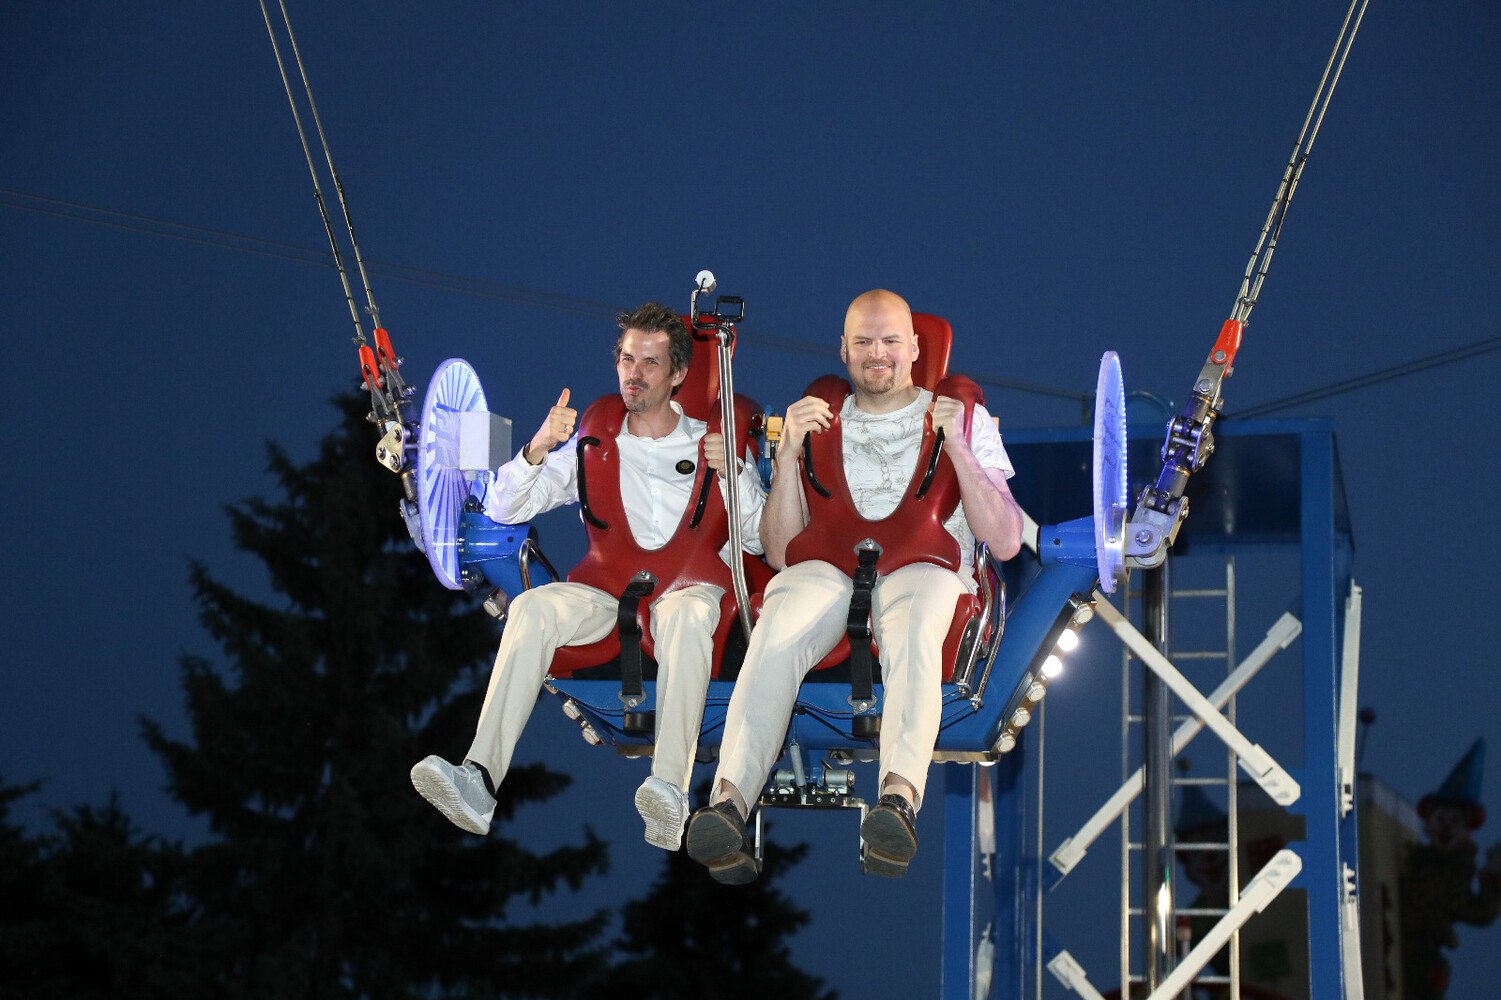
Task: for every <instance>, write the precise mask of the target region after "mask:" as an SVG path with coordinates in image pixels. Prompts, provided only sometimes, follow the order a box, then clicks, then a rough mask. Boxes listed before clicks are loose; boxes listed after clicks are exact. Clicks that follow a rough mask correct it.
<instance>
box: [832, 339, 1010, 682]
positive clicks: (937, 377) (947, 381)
mask: <svg viewBox="0 0 1501 1000" xmlns="http://www.w3.org/2000/svg"><path fill="white" fill-rule="evenodd" d="M912 327H913V329H914V330H915V331H916V333H917V338H918V356H917V360H916V361H914V362H913V364H912V381H913V383H914V384H916V385H917V386H918V387H920V388H923V389H927V390H929V391H930V392H933V393H934V394H935V395H949V396H953V397H955V398H961V399H966V400H967V401H968V402H970V403H971V407H972V405H973V404H974V403H980V404H983V403H984V402H985V394H984V391H983V390H981V388H980V387H979V386H978V385H977V384H975V383H974V382H973V381H971V380H970V379H968V378H965V377H964V376H962V375H960V376H950V375H948V364H949V354H950V352H951V350H952V348H953V339H954V332H953V328H952V327H951V326H950V325H949V322H948V321H947V320H945V319H943V318H942V317H940V316H934V315H932V314H931V313H919V312H914V313H913V314H912ZM851 391H853V390H852V387H851V386H850V384H849V382H848V381H847V380H846V379H844V378H842V377H840V376H838V375H824V376H821V377H820V378H818V379H815V380H814V382H813V384H812V385H810V386H809V387H808V391H807V394H808V395H817V396H821V397H823V398H824V399H826V400H828V401H829V402H830V404H831V405H834V406H835V409H836V411H837V409H838V404H837V403H836V400H837V401H842V400H843V398H844V397H845V396H847V395H848V394H849V393H850V392H851ZM971 412H972V409H971ZM919 461H921V457H919ZM898 510H900V508H898ZM892 516H893V517H896V516H898V515H897V514H896V513H893V515H892ZM982 551H983V550H982ZM987 563H988V561H987V560H986V559H985V558H984V557H983V554H982V552H977V553H976V557H975V562H974V570H975V573H976V584H977V586H978V585H979V582H980V581H979V574H982V573H991V572H993V571H992V570H990V568H989V566H988V564H987ZM854 566H855V554H854V552H853V551H852V552H850V553H849V559H848V562H847V563H845V564H843V565H841V566H840V568H841V569H843V570H846V571H847V572H851V573H852V572H853V570H854ZM879 568H880V564H879V563H877V569H879ZM983 607H984V602H983V599H982V597H981V596H980V595H979V594H965V595H964V596H962V597H960V598H959V601H958V603H957V604H956V606H955V608H954V618H953V622H952V623H951V624H950V626H949V631H948V635H947V636H946V637H945V639H944V643H943V655H944V663H945V667H944V675H943V680H944V682H945V683H948V682H949V681H951V680H952V679H953V675H954V671H955V668H956V667H957V666H958V665H959V663H958V660H959V650H960V646H961V644H962V642H963V638H964V633H965V631H966V630H967V629H968V628H969V625H970V622H971V621H972V620H973V619H975V618H976V616H978V615H980V614H981V613H982V611H983ZM994 627H995V623H994V621H989V622H985V623H984V629H985V633H984V635H983V636H982V637H981V638H982V639H983V640H986V641H988V639H989V636H990V635H991V633H992V631H993V630H994ZM871 652H872V653H873V654H874V655H876V656H877V658H879V650H878V649H877V647H876V645H875V643H874V642H872V643H871ZM849 655H850V646H849V639H848V638H846V637H841V638H840V640H839V643H838V645H836V646H835V647H834V649H833V650H832V651H831V652H830V653H829V655H827V656H825V657H824V658H823V659H822V660H820V661H819V662H818V664H817V665H816V666H814V668H813V669H814V670H815V671H817V670H827V669H829V668H830V667H835V666H838V665H839V664H842V663H844V662H845V661H846V660H847V659H849Z"/></svg>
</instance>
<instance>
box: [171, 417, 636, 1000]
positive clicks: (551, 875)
mask: <svg viewBox="0 0 1501 1000" xmlns="http://www.w3.org/2000/svg"><path fill="white" fill-rule="evenodd" d="M335 405H336V407H337V408H338V410H339V413H340V417H341V419H340V423H339V425H338V427H337V429H336V430H335V431H334V432H333V433H332V434H330V435H329V436H328V437H327V438H326V439H324V441H323V442H322V443H321V445H320V448H319V451H318V454H317V457H316V458H314V459H312V460H311V461H309V462H307V463H305V464H297V463H295V462H293V461H292V460H291V459H290V458H289V457H288V456H287V454H286V453H285V452H284V451H283V450H282V449H280V448H279V447H277V446H276V445H274V444H272V445H268V453H269V460H270V470H271V472H272V473H273V475H274V476H275V478H276V480H277V481H278V483H279V485H280V488H281V492H282V494H283V495H282V496H281V497H279V498H277V499H274V500H266V499H252V500H247V501H244V502H242V503H239V504H235V505H231V506H229V507H228V508H227V513H228V516H229V521H230V526H231V530H232V533H233V539H234V542H235V544H236V546H237V547H239V548H240V549H242V550H244V551H245V552H248V553H250V554H251V555H253V556H255V557H256V558H257V559H259V560H260V562H261V563H262V564H264V566H265V569H266V571H267V573H268V576H269V584H270V588H271V590H272V591H274V592H275V594H276V595H279V600H277V601H276V602H275V603H274V604H273V603H269V602H262V601H258V600H254V599H252V598H250V597H248V596H245V595H243V594H242V593H239V592H237V591H236V590H234V589H231V588H230V587H229V586H227V585H225V584H224V583H221V582H220V581H218V580H216V579H215V578H214V577H213V576H212V575H210V573H209V571H208V570H207V569H206V568H205V567H204V566H202V565H199V564H196V563H195V564H194V565H193V566H192V568H191V583H192V587H193V592H194V594H195V597H196V600H197V601H198V604H199V607H200V617H201V620H202V622H203V624H204V627H205V628H206V629H207V631H208V632H209V634H210V635H211V636H212V637H213V638H214V639H215V640H216V641H217V643H218V644H219V645H220V647H222V651H223V663H222V664H216V663H214V662H212V661H210V660H209V659H207V658H205V657H201V656H196V655H184V656H183V657H182V658H181V660H180V669H181V674H182V682H183V688H184V691H185V693H186V696H187V703H188V711H189V715H190V720H191V729H192V733H191V737H190V738H189V739H187V740H178V739H174V738H172V737H170V736H169V735H168V734H167V733H166V731H165V730H164V729H163V727H162V726H161V725H159V724H158V723H156V722H153V721H150V720H145V719H143V720H142V729H143V732H144V735H145V738H146V740H147V742H148V743H149V745H150V746H151V747H152V749H153V750H154V751H156V753H157V754H159V755H160V756H161V758H162V760H163V761H164V763H165V765H166V768H167V772H168V775H169V781H170V789H171V791H172V793H173V795H174V796H175V797H176V798H177V799H178V800H179V801H180V802H182V803H183V805H184V806H186V807H187V809H188V810H189V811H190V812H191V813H193V814H194V815H202V816H205V817H206V818H207V819H208V822H209V827H210V829H211V831H212V834H213V839H211V840H210V841H209V842H208V843H206V844H203V845H202V846H200V847H197V848H195V849H193V850H192V851H191V852H189V853H188V855H187V856H186V858H185V859H184V863H185V871H184V879H185V887H186V891H187V893H188V894H189V896H190V897H191V899H192V901H193V913H192V935H191V937H192V940H193V941H194V944H195V947H197V948H199V949H201V956H202V957H203V958H204V960H205V961H206V962H208V963H209V965H210V966H211V968H212V974H211V976H210V990H211V993H212V995H214V996H219V997H227V998H233V997H246V998H251V997H254V998H257V1000H261V998H278V997H303V998H308V997H317V998H338V997H372V998H384V997H434V996H454V997H458V996H517V997H520V996H527V997H533V996H535V997H567V996H573V995H575V994H576V992H577V990H578V986H577V984H578V983H579V982H581V981H582V978H583V976H584V975H587V974H588V973H590V972H591V970H595V969H598V968H599V967H600V966H601V963H602V962H603V960H604V959H603V948H602V947H601V944H600V942H599V937H600V933H601V926H602V919H601V917H600V916H599V915H596V916H595V917H593V918H591V919H587V920H582V921H578V922H575V923H569V924H560V925H545V924H530V925H518V924H516V923H514V922H512V918H511V914H510V907H511V904H512V903H513V902H515V901H517V900H527V901H530V902H533V903H535V902H537V901H538V900H539V899H541V898H542V897H543V896H545V895H547V894H550V893H553V892H555V891H557V890H559V889H560V888H562V887H563V886H565V885H566V886H568V887H571V888H573V889H577V888H578V887H579V886H580V885H581V884H582V882H583V881H584V880H585V879H586V878H587V877H588V876H590V875H592V874H596V873H600V872H603V871H605V870H606V868H607V855H606V851H605V845H604V844H603V842H602V841H600V840H599V839H598V838H597V837H596V836H595V835H594V833H593V832H592V831H589V830H587V829H585V830H584V831H583V834H582V840H581V842H579V843H574V844H563V845H559V846H553V847H552V848H551V849H550V850H547V851H545V852H543V853H536V852H533V851H532V850H530V849H528V848H527V847H524V846H522V845H520V844H518V843H515V842H513V841H510V840H507V839H505V838H504V837H503V836H501V835H498V834H497V830H496V829H492V832H491V835H490V836H489V837H488V838H483V839H482V838H478V837H474V836H472V835H470V834H467V833H464V832H462V831H460V830H458V829H456V828H454V827H453V826H452V825H451V824H449V823H448V822H447V821H446V820H444V819H443V818H442V817H441V816H439V815H438V814H437V813H435V812H434V811H433V810H432V809H431V807H429V806H428V805H427V804H426V803H425V802H423V801H422V799H421V798H419V797H418V796H417V794H416V793H415V792H414V791H413V790H412V788H411V785H410V783H409V781H408V778H407V771H408V769H409V768H410V767H411V765H412V763H414V762H415V761H417V760H418V759H420V758H421V757H422V756H423V755H425V754H427V753H431V752H439V753H445V754H447V755H449V756H451V757H458V756H461V755H462V752H463V748H464V747H465V746H467V743H468V738H469V735H470V734H471V732H472V727H473V722H474V719H475V718H477V716H478V709H479V698H480V696H481V695H482V694H483V686H484V680H485V678H486V677H487V675H488V666H489V660H490V657H491V656H492V655H493V649H494V645H495V640H496V636H495V628H494V625H493V622H492V621H491V620H490V619H489V618H488V617H487V616H485V615H484V614H483V613H482V612H480V611H477V610H474V608H473V604H474V602H472V601H471V602H461V601H458V600H455V598H454V595H452V594H450V593H448V592H446V591H444V590H443V589H442V588H440V587H437V586H434V585H433V582H432V579H431V577H430V574H429V573H428V570H427V567H426V564H425V561H424V560H423V559H422V558H421V557H420V556H419V555H417V554H416V553H415V552H414V551H413V550H412V545H411V542H410V540H409V539H408V538H407V537H406V534H405V530H404V529H403V528H402V526H401V521H400V518H399V517H397V516H396V503H397V500H398V498H399V496H400V485H399V483H398V481H397V479H396V477H394V476H392V475H390V474H389V473H387V472H385V471H384V470H382V469H380V468H378V467H377V466H376V464H375V462H374V461H373V459H372V456H371V452H372V448H373V440H372V434H371V430H370V426H369V424H368V423H367V422H366V421H365V419H364V414H365V410H366V403H365V400H363V399H362V398H359V397H354V396H345V397H340V398H338V399H336V400H335ZM461 604H465V605H466V606H467V607H466V608H463V609H461V608H460V605H461ZM569 780H570V779H569V778H568V777H567V776H565V775H561V774H557V773H554V772H551V771H548V770H547V769H545V768H543V767H542V766H540V765H536V766H530V767H517V768H514V769H513V770H512V771H511V773H510V774H508V775H507V777H506V781H505V784H504V786H503V787H502V789H501V795H500V801H499V804H498V806H497V809H496V813H495V819H494V824H495V828H499V829H500V830H501V831H503V828H504V825H505V823H506V822H507V821H509V820H510V819H511V818H512V817H513V816H514V815H515V813H516V811H517V809H518V808H520V807H522V806H524V805H526V804H527V803H531V802H536V801H539V800H543V799H546V798H549V797H551V796H553V795H556V794H557V793H559V792H560V791H562V790H563V789H564V788H565V787H567V785H568V783H569Z"/></svg>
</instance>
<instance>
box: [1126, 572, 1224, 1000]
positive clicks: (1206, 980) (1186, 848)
mask: <svg viewBox="0 0 1501 1000" xmlns="http://www.w3.org/2000/svg"><path fill="white" fill-rule="evenodd" d="M1223 559H1224V566H1223V574H1224V575H1223V582H1222V583H1221V584H1217V585H1215V586H1209V587H1174V586H1171V585H1170V586H1169V588H1168V624H1169V635H1176V634H1177V633H1178V632H1180V631H1182V629H1181V628H1180V618H1179V616H1180V612H1182V611H1184V610H1187V609H1193V612H1194V614H1195V617H1197V618H1199V619H1200V620H1201V621H1203V620H1206V619H1207V616H1208V614H1209V613H1210V612H1206V610H1205V609H1206V607H1209V606H1210V602H1213V601H1221V602H1223V618H1224V631H1223V647H1222V648H1205V649H1192V650H1178V649H1176V646H1175V644H1174V643H1173V642H1172V641H1171V640H1170V643H1169V645H1170V649H1169V657H1170V658H1171V659H1172V660H1173V662H1174V663H1175V664H1177V665H1178V666H1179V668H1180V669H1182V670H1183V671H1184V672H1185V673H1187V674H1190V675H1191V676H1194V680H1195V681H1196V683H1198V684H1199V685H1200V686H1201V687H1206V686H1207V687H1213V686H1214V685H1213V684H1212V683H1211V684H1208V685H1205V684H1204V681H1206V680H1208V677H1207V676H1206V673H1205V671H1204V670H1197V671H1196V670H1194V665H1195V664H1199V663H1203V664H1216V663H1217V664H1219V665H1220V674H1221V676H1220V677H1217V678H1215V681H1216V682H1217V681H1218V680H1220V679H1222V677H1223V676H1224V675H1228V674H1229V673H1230V672H1231V671H1233V670H1234V669H1235V666H1236V663H1237V659H1236V651H1235V626H1236V620H1235V557H1234V555H1229V554H1227V555H1225V556H1224V557H1223ZM1170 561H1171V562H1172V563H1173V564H1174V571H1173V576H1172V577H1171V578H1170V579H1172V580H1176V579H1177V577H1178V576H1179V574H1180V572H1181V570H1182V569H1183V568H1185V564H1187V563H1189V562H1190V558H1189V557H1171V560H1170ZM1139 597H1140V595H1139V593H1138V592H1136V591H1132V590H1127V591H1125V592H1124V593H1123V595H1122V608H1121V610H1122V613H1123V614H1125V615H1126V616H1127V617H1128V618H1129V617H1131V614H1132V600H1133V598H1139ZM1133 665H1134V668H1133ZM1145 669H1146V667H1145V665H1144V664H1142V663H1141V661H1140V660H1139V659H1138V658H1137V657H1136V656H1135V655H1134V654H1133V653H1132V652H1131V650H1130V649H1129V648H1123V649H1122V651H1121V757H1120V760H1121V778H1122V781H1125V780H1126V779H1128V778H1130V777H1131V775H1132V773H1133V771H1134V766H1133V765H1132V763H1131V761H1132V760H1133V757H1134V756H1139V754H1140V748H1141V739H1142V732H1141V725H1142V722H1143V716H1142V715H1141V714H1140V713H1139V712H1138V711H1133V709H1134V708H1135V705H1134V704H1133V697H1134V696H1135V694H1136V693H1137V692H1139V691H1140V690H1141V672H1142V671H1144V670H1145ZM1223 711H1224V714H1225V717H1226V718H1227V719H1228V720H1229V721H1230V723H1231V724H1232V725H1233V724H1235V722H1236V699H1235V698H1234V697H1233V696H1232V697H1231V698H1230V700H1229V701H1228V702H1226V704H1225V706H1224V709H1223ZM1184 718H1186V716H1184V715H1181V714H1175V715H1174V716H1173V719H1172V722H1173V724H1174V725H1176V724H1177V723H1179V722H1181V721H1182V720H1183V719H1184ZM1224 753H1225V758H1224V772H1223V773H1222V774H1220V775H1217V776H1208V777H1191V776H1187V775H1184V774H1176V773H1175V775H1174V778H1173V786H1174V801H1175V802H1176V801H1177V794H1176V793H1177V790H1178V789H1179V788H1183V787H1187V786H1191V785H1196V786H1201V787H1208V788H1223V789H1224V795H1225V813H1226V823H1225V827H1226V837H1225V839H1224V840H1216V841H1193V842H1188V841H1185V842H1179V843H1175V845H1174V848H1175V853H1174V856H1175V857H1176V858H1179V859H1181V857H1182V856H1183V855H1184V854H1186V853H1188V852H1191V851H1214V852H1220V853H1223V854H1224V855H1225V856H1226V857H1225V862H1226V864H1225V867H1226V878H1227V881H1228V885H1227V894H1228V899H1227V904H1226V906H1225V907H1200V908H1194V907H1181V908H1175V916H1176V917H1180V918H1181V917H1189V918H1193V917H1207V918H1210V919H1212V920H1218V919H1219V918H1220V917H1222V916H1224V914H1225V913H1227V912H1228V911H1229V908H1230V907H1233V906H1234V905H1235V904H1236V903H1237V902H1238V901H1239V898H1240V870H1239V868H1240V836H1239V822H1238V816H1239V808H1238V805H1239V804H1238V789H1237V784H1238V777H1237V773H1236V772H1237V758H1236V756H1235V753H1234V751H1232V750H1229V749H1226V750H1225V751H1224ZM1175 770H1176V769H1175ZM1143 798H1144V797H1143ZM1142 808H1143V806H1142V801H1141V800H1140V799H1139V800H1138V801H1137V803H1136V804H1135V805H1133V806H1132V808H1129V809H1127V810H1126V811H1125V812H1124V813H1122V814H1121V822H1120V832H1121V839H1120V862H1121V881H1120V900H1121V907H1120V940H1121V950H1120V977H1121V978H1120V981H1121V982H1122V983H1125V984H1129V986H1128V987H1127V988H1126V989H1123V990H1122V996H1123V997H1124V996H1132V995H1135V993H1134V990H1135V989H1137V988H1139V987H1140V984H1141V983H1143V982H1144V978H1145V977H1143V976H1142V975H1141V974H1139V973H1133V972H1132V959H1133V958H1134V957H1136V956H1135V953H1134V942H1135V941H1136V940H1137V939H1136V937H1135V936H1134V935H1133V928H1134V927H1135V926H1137V925H1138V924H1139V922H1140V921H1142V920H1144V919H1145V917H1146V909H1145V907H1144V905H1143V904H1142V902H1141V901H1139V900H1136V899H1135V893H1136V892H1138V891H1139V884H1137V883H1138V882H1139V880H1138V879H1135V878H1133V868H1134V867H1135V866H1134V864H1133V861H1134V860H1135V859H1136V858H1137V856H1139V855H1140V852H1141V851H1142V847H1143V845H1142V843H1141V842H1140V841H1139V840H1132V838H1131V829H1132V821H1133V820H1132V816H1133V814H1134V813H1138V812H1139V811H1140V810H1141V809H1142ZM1176 815H1177V813H1176V810H1175V812H1174V816H1175V817H1176ZM1175 821H1176V820H1175ZM1172 877H1173V879H1174V880H1176V879H1177V877H1178V876H1177V872H1176V871H1174V872H1173V875H1172ZM1175 896H1176V893H1175ZM1183 945H1184V943H1180V945H1179V948H1178V952H1179V955H1180V956H1181V954H1182V953H1183V952H1185V951H1186V950H1187V949H1186V947H1184V946H1183ZM1227 947H1228V950H1229V958H1230V964H1229V974H1228V975H1220V974H1201V975H1199V976H1198V977H1197V978H1196V979H1195V980H1194V985H1195V986H1219V987H1227V988H1228V990H1229V996H1230V998H1231V1000H1240V933H1239V931H1237V932H1235V934H1233V935H1232V936H1231V938H1230V943H1229V945H1228V946H1227Z"/></svg>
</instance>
